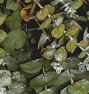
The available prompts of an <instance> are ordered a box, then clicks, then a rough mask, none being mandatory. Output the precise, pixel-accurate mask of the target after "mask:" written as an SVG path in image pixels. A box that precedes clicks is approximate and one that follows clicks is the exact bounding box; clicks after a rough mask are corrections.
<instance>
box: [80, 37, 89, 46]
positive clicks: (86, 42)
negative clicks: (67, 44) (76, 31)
mask: <svg viewBox="0 0 89 94" xmlns="http://www.w3.org/2000/svg"><path fill="white" fill-rule="evenodd" d="M88 45H89V40H88V39H85V40H81V41H80V42H79V46H80V47H83V48H86V47H87V46H88Z"/></svg>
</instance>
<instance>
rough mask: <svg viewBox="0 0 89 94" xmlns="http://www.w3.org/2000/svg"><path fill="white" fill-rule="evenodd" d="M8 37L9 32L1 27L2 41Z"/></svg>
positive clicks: (0, 40)
mask: <svg viewBox="0 0 89 94" xmlns="http://www.w3.org/2000/svg"><path fill="white" fill-rule="evenodd" d="M6 38H7V33H6V32H5V31H4V30H1V29H0V43H1V42H2V41H4V40H5V39H6Z"/></svg>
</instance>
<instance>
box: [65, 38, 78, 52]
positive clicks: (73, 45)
mask: <svg viewBox="0 0 89 94" xmlns="http://www.w3.org/2000/svg"><path fill="white" fill-rule="evenodd" d="M76 47H77V40H76V39H72V40H70V41H69V42H68V43H67V44H66V49H67V51H68V52H71V53H73V52H74V51H75V49H76Z"/></svg>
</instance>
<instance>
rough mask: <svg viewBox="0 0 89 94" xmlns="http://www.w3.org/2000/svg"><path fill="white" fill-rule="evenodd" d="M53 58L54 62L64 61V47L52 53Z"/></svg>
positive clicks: (65, 54) (65, 53) (65, 52)
mask: <svg viewBox="0 0 89 94" xmlns="http://www.w3.org/2000/svg"><path fill="white" fill-rule="evenodd" d="M54 58H55V60H56V61H64V60H65V59H66V58H67V51H66V49H65V48H64V47H61V48H59V49H58V50H57V51H56V52H55V53H54Z"/></svg>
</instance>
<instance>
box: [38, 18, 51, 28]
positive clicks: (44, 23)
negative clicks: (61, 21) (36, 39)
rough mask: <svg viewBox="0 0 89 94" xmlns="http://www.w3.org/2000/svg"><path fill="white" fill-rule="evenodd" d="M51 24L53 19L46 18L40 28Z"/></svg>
mask: <svg viewBox="0 0 89 94" xmlns="http://www.w3.org/2000/svg"><path fill="white" fill-rule="evenodd" d="M50 24H51V19H46V20H45V21H44V22H43V23H42V24H41V25H40V27H39V29H47V28H48V27H49V26H50Z"/></svg>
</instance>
